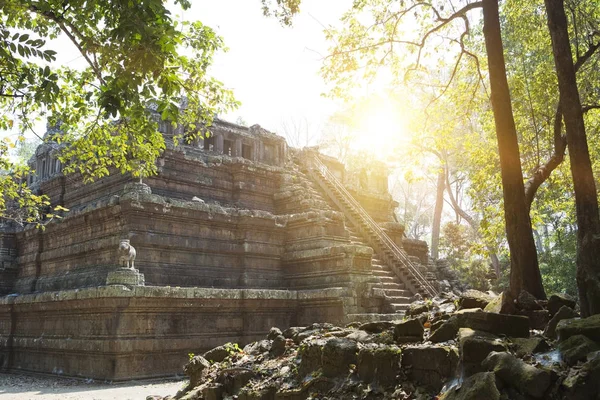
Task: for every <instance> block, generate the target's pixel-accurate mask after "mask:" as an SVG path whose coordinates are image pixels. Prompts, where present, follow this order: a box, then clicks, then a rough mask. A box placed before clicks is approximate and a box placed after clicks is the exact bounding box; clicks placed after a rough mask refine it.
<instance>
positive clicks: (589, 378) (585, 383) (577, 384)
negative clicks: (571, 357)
mask: <svg viewBox="0 0 600 400" xmlns="http://www.w3.org/2000/svg"><path fill="white" fill-rule="evenodd" d="M561 392H562V394H563V398H564V399H568V400H598V399H600V352H596V353H592V356H591V357H590V358H589V359H588V361H587V362H586V363H585V364H583V366H582V367H581V368H572V369H571V370H570V371H569V374H568V375H567V377H566V378H565V380H564V381H563V382H562V385H561Z"/></svg>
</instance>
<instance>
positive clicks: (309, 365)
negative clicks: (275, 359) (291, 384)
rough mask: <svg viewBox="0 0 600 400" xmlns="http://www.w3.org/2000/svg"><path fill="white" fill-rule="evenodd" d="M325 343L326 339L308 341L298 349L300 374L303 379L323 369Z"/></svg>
mask: <svg viewBox="0 0 600 400" xmlns="http://www.w3.org/2000/svg"><path fill="white" fill-rule="evenodd" d="M325 342H326V341H325V340H324V339H318V340H307V341H305V342H304V343H302V346H300V348H299V349H298V357H300V365H299V366H298V374H299V375H300V376H301V377H304V376H306V375H307V374H309V373H311V372H313V371H316V370H318V369H319V368H321V356H322V354H323V346H324V345H325Z"/></svg>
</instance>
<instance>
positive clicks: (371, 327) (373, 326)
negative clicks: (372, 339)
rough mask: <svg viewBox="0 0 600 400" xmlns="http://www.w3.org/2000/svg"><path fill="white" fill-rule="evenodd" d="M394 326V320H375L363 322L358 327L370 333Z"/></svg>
mask: <svg viewBox="0 0 600 400" xmlns="http://www.w3.org/2000/svg"><path fill="white" fill-rule="evenodd" d="M393 326H394V323H393V322H392V321H374V322H367V323H365V324H362V325H361V326H359V327H358V329H359V330H361V331H365V332H368V333H381V332H383V331H386V330H388V329H391V328H392V327H393Z"/></svg>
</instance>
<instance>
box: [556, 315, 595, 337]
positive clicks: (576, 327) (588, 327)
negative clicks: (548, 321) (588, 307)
mask: <svg viewBox="0 0 600 400" xmlns="http://www.w3.org/2000/svg"><path fill="white" fill-rule="evenodd" d="M556 333H557V334H558V338H559V340H561V341H562V340H566V339H568V338H570V337H571V336H575V335H584V336H587V337H588V338H589V339H591V340H593V341H594V342H599V343H600V314H596V315H592V316H591V317H587V318H581V319H579V318H575V319H563V320H562V321H560V322H559V323H558V325H557V326H556Z"/></svg>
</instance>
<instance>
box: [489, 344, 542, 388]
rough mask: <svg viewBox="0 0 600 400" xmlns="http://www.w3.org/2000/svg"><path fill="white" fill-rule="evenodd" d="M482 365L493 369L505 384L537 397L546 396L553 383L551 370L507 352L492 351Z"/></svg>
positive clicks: (490, 369)
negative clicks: (531, 363)
mask: <svg viewBox="0 0 600 400" xmlns="http://www.w3.org/2000/svg"><path fill="white" fill-rule="evenodd" d="M482 365H483V366H484V367H485V368H486V369H487V370H488V371H493V372H494V373H495V374H496V376H497V377H498V378H500V379H501V380H502V382H503V383H504V384H506V385H508V386H512V387H513V388H515V389H516V390H517V391H518V392H520V393H522V394H525V395H528V396H531V397H533V398H536V399H541V398H544V393H546V390H548V388H549V387H550V384H551V383H552V379H551V375H550V372H548V371H546V370H543V369H539V368H536V367H534V366H533V365H529V364H527V363H526V362H524V361H523V360H520V359H518V358H517V357H515V356H513V355H512V354H510V353H507V352H492V353H490V354H489V355H488V356H487V358H486V359H485V360H483V362H482Z"/></svg>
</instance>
